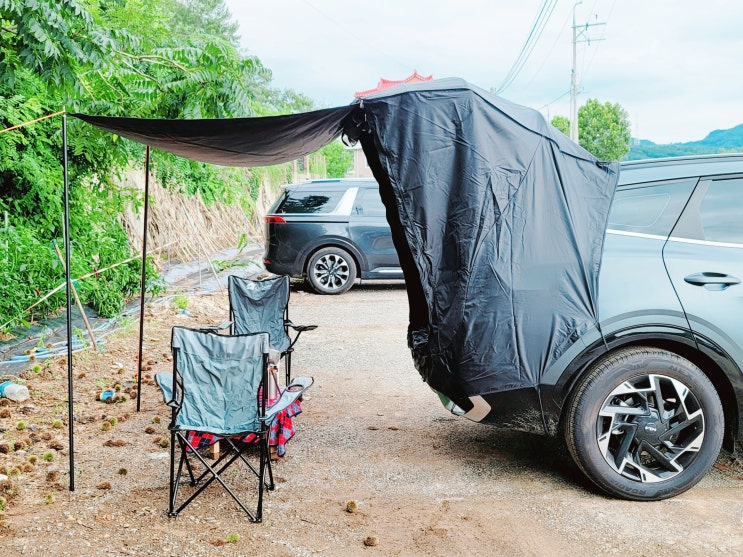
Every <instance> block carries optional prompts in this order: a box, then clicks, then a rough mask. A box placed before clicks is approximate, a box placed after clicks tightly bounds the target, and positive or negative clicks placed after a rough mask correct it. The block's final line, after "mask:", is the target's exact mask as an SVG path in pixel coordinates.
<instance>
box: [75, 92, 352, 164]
mask: <svg viewBox="0 0 743 557" xmlns="http://www.w3.org/2000/svg"><path fill="white" fill-rule="evenodd" d="M350 112H351V107H350V106H345V107H338V108H326V109H324V110H315V111H313V112H304V113H300V114H289V115H286V116H266V117H262V118H232V119H213V120H158V119H144V118H116V117H108V116H90V115H88V114H74V116H75V117H76V118H79V119H81V120H85V121H86V122H88V123H90V124H93V125H94V126H97V127H99V128H102V129H104V130H107V131H110V132H111V133H115V134H117V135H120V136H122V137H126V138H127V139H131V140H133V141H137V142H139V143H144V144H145V145H149V146H150V147H154V148H156V149H160V150H161V151H167V152H168V153H173V154H175V155H179V156H181V157H184V158H187V159H192V160H196V161H201V162H207V163H211V164H220V165H223V166H268V165H272V164H279V163H282V162H286V161H291V160H294V159H298V158H300V157H303V156H304V155H308V154H310V153H314V152H315V151H317V150H318V149H320V148H322V147H324V146H325V145H327V144H328V143H330V142H331V141H333V140H334V139H335V138H336V137H338V136H339V135H341V132H342V131H343V127H342V125H343V121H344V120H345V118H346V117H347V116H348V114H349V113H350Z"/></svg>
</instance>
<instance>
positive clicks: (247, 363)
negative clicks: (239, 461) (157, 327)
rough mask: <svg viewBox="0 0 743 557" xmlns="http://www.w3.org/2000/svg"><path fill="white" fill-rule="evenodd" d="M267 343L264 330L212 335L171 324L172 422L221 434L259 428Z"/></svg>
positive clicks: (180, 425) (188, 427)
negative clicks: (176, 401) (175, 407)
mask: <svg viewBox="0 0 743 557" xmlns="http://www.w3.org/2000/svg"><path fill="white" fill-rule="evenodd" d="M268 343H269V340H268V334H267V333H255V334H248V335H217V334H214V333H208V332H204V331H199V330H194V329H187V328H185V327H173V336H172V340H171V346H172V348H173V368H174V377H178V378H179V379H180V385H179V386H180V388H182V390H183V392H182V395H181V396H182V398H180V400H182V401H183V402H182V404H181V407H180V410H179V411H178V413H177V416H176V420H175V424H176V425H177V426H178V427H180V428H181V429H192V430H196V431H206V432H210V433H215V434H221V435H228V434H233V433H241V432H245V431H259V430H260V423H259V420H258V417H259V415H260V412H262V411H263V410H264V409H265V406H263V407H261V403H260V401H259V399H258V396H259V389H260V386H261V382H262V381H263V380H264V378H265V375H266V367H267V366H266V362H267V354H268V347H269V344H268ZM264 392H265V389H264ZM263 404H265V401H263Z"/></svg>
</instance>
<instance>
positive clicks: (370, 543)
mask: <svg viewBox="0 0 743 557" xmlns="http://www.w3.org/2000/svg"><path fill="white" fill-rule="evenodd" d="M364 545H365V546H366V547H376V546H377V545H379V539H377V536H367V537H366V538H364Z"/></svg>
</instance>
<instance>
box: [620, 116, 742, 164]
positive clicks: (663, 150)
mask: <svg viewBox="0 0 743 557" xmlns="http://www.w3.org/2000/svg"><path fill="white" fill-rule="evenodd" d="M741 151H743V124H739V125H737V126H735V127H734V128H730V129H728V130H715V131H713V132H710V133H709V134H707V137H705V138H704V139H702V140H701V141H688V142H686V143H669V144H666V145H658V144H657V143H653V142H652V141H647V140H645V139H642V140H640V143H639V145H633V146H632V148H631V149H630V151H629V153H627V155H626V156H625V157H624V159H623V160H628V161H631V160H636V159H657V158H660V157H678V156H682V155H706V154H712V153H723V152H736V153H737V152H741Z"/></svg>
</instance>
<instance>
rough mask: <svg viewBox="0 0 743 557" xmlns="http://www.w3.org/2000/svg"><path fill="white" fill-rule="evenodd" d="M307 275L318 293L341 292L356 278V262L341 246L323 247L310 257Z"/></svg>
mask: <svg viewBox="0 0 743 557" xmlns="http://www.w3.org/2000/svg"><path fill="white" fill-rule="evenodd" d="M307 276H308V277H309V279H310V284H311V285H312V289H313V290H314V291H315V292H317V293H318V294H343V293H344V292H345V291H346V290H348V289H349V288H351V286H353V283H354V281H355V280H356V264H355V263H354V260H353V258H352V257H351V255H350V254H349V253H348V252H347V251H345V250H343V249H341V248H336V247H329V248H323V249H321V250H318V251H317V252H316V253H315V254H313V256H312V258H311V259H310V264H309V265H308V266H307Z"/></svg>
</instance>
